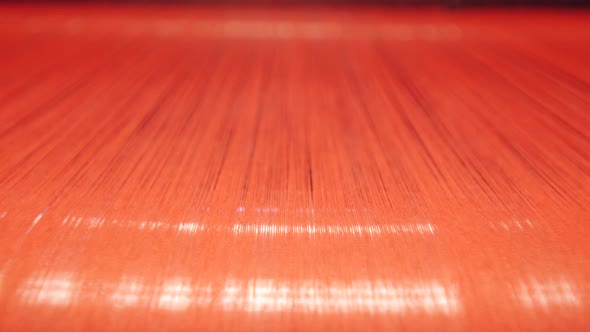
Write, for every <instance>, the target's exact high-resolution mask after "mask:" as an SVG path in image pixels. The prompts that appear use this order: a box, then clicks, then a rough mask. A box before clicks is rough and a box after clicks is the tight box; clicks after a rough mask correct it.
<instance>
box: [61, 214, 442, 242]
mask: <svg viewBox="0 0 590 332" xmlns="http://www.w3.org/2000/svg"><path fill="white" fill-rule="evenodd" d="M107 223H109V222H107V221H106V220H105V219H104V218H95V217H92V218H81V217H71V216H68V217H66V218H65V219H64V220H63V222H62V225H65V226H71V227H74V228H77V227H80V226H82V225H84V226H85V227H88V228H90V229H97V228H100V227H103V226H104V225H105V224H107ZM110 224H112V225H120V226H123V225H127V226H132V227H137V229H139V230H143V231H159V230H163V231H165V230H174V231H176V232H178V233H185V234H196V233H201V232H224V233H225V232H227V233H233V234H234V235H236V236H238V235H255V236H287V235H307V236H334V235H341V236H371V237H373V236H383V235H396V234H417V235H434V234H435V233H436V231H437V226H436V225H434V224H431V223H428V222H426V223H413V224H410V223H408V224H372V225H358V224H357V225H335V224H333V225H325V224H316V225H314V224H300V225H281V224H237V223H236V224H230V225H222V224H221V225H220V224H202V223H196V222H180V223H178V224H172V223H166V222H163V221H147V220H142V221H126V222H120V221H119V220H116V219H115V220H113V221H111V222H110Z"/></svg>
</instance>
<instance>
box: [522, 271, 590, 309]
mask: <svg viewBox="0 0 590 332" xmlns="http://www.w3.org/2000/svg"><path fill="white" fill-rule="evenodd" d="M519 298H520V300H521V301H522V303H523V304H524V305H526V306H528V307H541V308H543V309H548V308H549V307H551V306H563V305H576V306H577V305H580V304H581V300H580V297H579V295H578V292H577V291H574V289H573V288H572V286H571V284H570V283H569V282H568V281H567V280H565V279H563V278H562V279H560V280H558V281H550V282H544V283H542V282H539V281H537V280H531V281H529V282H522V283H521V285H520V293H519Z"/></svg>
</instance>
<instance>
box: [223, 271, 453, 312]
mask: <svg viewBox="0 0 590 332" xmlns="http://www.w3.org/2000/svg"><path fill="white" fill-rule="evenodd" d="M291 284H292V283H289V282H277V281H274V280H265V279H258V280H253V281H250V282H248V283H247V284H245V283H244V282H239V281H236V280H230V281H228V282H227V283H226V285H225V287H224V289H223V291H222V294H221V304H222V306H223V308H224V309H225V310H228V311H247V312H284V311H288V312H370V313H406V312H410V311H413V312H425V313H429V314H434V313H443V314H452V313H455V312H456V311H457V310H458V308H459V300H458V298H457V296H456V291H455V290H454V289H447V288H445V287H444V286H442V285H441V284H440V283H437V282H431V283H427V284H414V285H407V286H406V285H394V284H392V283H391V282H387V281H375V282H372V281H368V280H361V281H353V282H351V283H349V284H344V283H331V284H328V285H323V284H321V283H318V282H314V281H303V282H301V283H300V286H298V287H292V286H291Z"/></svg>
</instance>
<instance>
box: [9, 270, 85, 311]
mask: <svg viewBox="0 0 590 332" xmlns="http://www.w3.org/2000/svg"><path fill="white" fill-rule="evenodd" d="M73 294H74V283H73V282H72V280H71V278H68V277H63V278H35V279H30V280H28V281H27V282H26V283H25V287H24V289H21V292H20V295H21V297H22V299H23V300H24V301H25V302H28V303H32V304H46V305H52V306H67V305H69V304H70V303H71V301H72V298H73Z"/></svg>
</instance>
